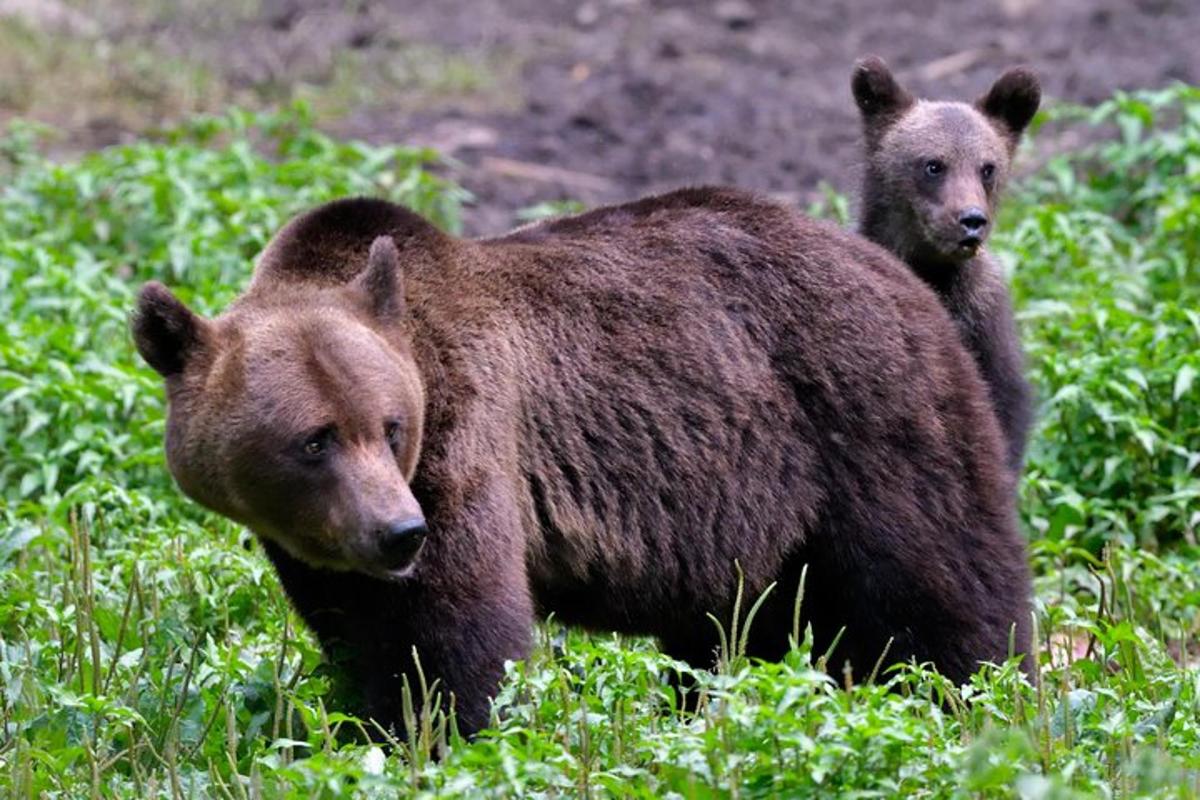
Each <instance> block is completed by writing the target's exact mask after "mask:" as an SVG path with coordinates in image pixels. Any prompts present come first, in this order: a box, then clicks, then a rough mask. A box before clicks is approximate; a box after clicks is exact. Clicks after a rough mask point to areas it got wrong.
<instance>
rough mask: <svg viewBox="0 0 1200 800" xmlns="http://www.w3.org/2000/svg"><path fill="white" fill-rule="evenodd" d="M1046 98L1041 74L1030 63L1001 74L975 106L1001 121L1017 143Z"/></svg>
mask: <svg viewBox="0 0 1200 800" xmlns="http://www.w3.org/2000/svg"><path fill="white" fill-rule="evenodd" d="M1041 102H1042V87H1041V84H1040V83H1039V82H1038V78H1037V75H1036V74H1034V72H1033V70H1031V69H1029V68H1027V67H1014V68H1013V69H1010V70H1009V71H1008V72H1005V73H1004V74H1003V75H1001V76H1000V77H999V78H998V79H997V80H996V82H995V83H993V84H992V88H991V89H989V90H988V93H987V94H985V95H984V96H983V97H981V98H979V99H978V100H977V101H975V107H976V108H978V109H979V110H980V111H982V112H983V113H984V114H986V115H987V116H989V117H991V118H992V119H994V120H997V121H999V122H1000V123H1001V124H1002V125H1003V126H1004V128H1005V129H1006V130H1007V131H1008V133H1009V140H1010V142H1011V143H1012V144H1014V145H1015V144H1016V142H1017V139H1019V138H1020V137H1021V132H1022V131H1024V130H1025V126H1026V125H1028V124H1029V121H1030V120H1031V119H1033V115H1034V114H1036V113H1037V110H1038V105H1039V104H1040V103H1041Z"/></svg>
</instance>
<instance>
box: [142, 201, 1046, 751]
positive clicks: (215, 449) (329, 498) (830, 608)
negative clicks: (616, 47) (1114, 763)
mask: <svg viewBox="0 0 1200 800" xmlns="http://www.w3.org/2000/svg"><path fill="white" fill-rule="evenodd" d="M380 236H384V237H391V239H392V240H393V241H394V243H395V245H396V249H395V250H394V251H389V248H388V247H386V246H384V245H380V244H379V241H378V240H377V237H380ZM384 241H386V240H384ZM373 242H375V246H374V247H372V243H373ZM369 250H370V256H369V257H368V251H369ZM393 293H394V294H393ZM134 330H135V335H136V338H137V341H138V344H139V347H140V349H141V351H142V353H143V354H145V355H146V357H147V359H148V360H149V361H150V363H151V364H153V365H154V366H156V367H157V368H160V369H161V370H162V371H163V372H164V374H166V376H167V387H168V393H169V398H170V427H169V430H170V433H169V435H168V442H167V449H168V459H169V461H170V465H171V468H172V471H173V472H174V474H175V475H176V477H177V478H178V479H179V482H180V484H181V485H182V486H183V488H184V489H185V490H186V491H187V492H188V493H189V494H191V495H192V496H193V497H195V498H197V499H198V500H200V501H201V502H203V503H205V504H207V505H209V506H211V507H213V508H216V509H217V510H219V511H222V512H223V513H226V514H228V515H230V516H232V517H234V518H235V519H239V520H242V521H244V522H246V524H248V525H250V527H252V528H253V529H254V530H255V531H256V532H258V533H259V534H260V537H261V538H262V540H263V542H264V544H265V546H266V549H267V552H268V554H269V555H270V557H271V560H272V561H273V562H274V564H275V566H276V567H277V569H278V571H279V575H280V578H281V579H282V582H283V585H284V587H285V588H286V590H287V592H288V594H289V595H290V597H291V599H292V601H293V602H294V604H295V606H296V608H297V609H298V610H299V612H300V614H301V615H302V616H303V617H304V619H305V620H306V621H307V622H308V624H310V625H311V626H312V628H313V629H314V630H315V631H316V633H317V635H318V637H319V638H320V640H321V642H322V644H323V646H324V647H325V648H326V649H327V651H329V652H331V653H341V654H342V658H343V659H344V662H345V665H346V667H347V668H348V669H349V670H350V672H351V675H352V677H353V678H354V679H355V681H356V682H357V683H358V685H360V686H361V687H362V688H363V690H364V692H365V695H366V701H367V710H368V712H369V713H371V714H372V715H374V716H375V717H376V718H377V719H379V720H381V721H382V722H384V723H385V724H393V725H399V721H400V718H401V709H400V697H401V692H400V685H401V683H400V681H401V676H402V675H404V674H409V675H411V674H412V669H413V666H412V661H411V653H412V650H413V648H414V647H415V648H416V649H417V650H418V651H419V653H420V658H421V663H422V665H423V668H424V672H425V675H426V676H427V677H429V678H430V679H433V678H437V679H440V680H441V681H442V686H443V687H444V688H445V689H446V690H448V691H450V692H452V693H453V695H454V697H455V702H456V707H457V713H458V719H459V722H460V725H461V726H462V727H463V729H464V730H466V731H473V730H476V729H478V728H479V727H480V726H482V725H484V724H486V722H487V719H488V709H489V700H488V698H489V696H490V695H491V694H492V693H493V692H494V690H495V688H496V685H497V682H498V681H499V679H500V677H501V675H502V669H503V663H504V661H505V660H506V659H519V658H521V657H523V656H524V655H526V653H528V651H529V647H530V637H531V631H532V626H533V623H534V620H535V619H536V618H537V617H538V616H542V615H546V614H548V613H551V612H553V613H554V614H555V615H556V617H557V619H559V620H561V621H563V622H566V623H569V624H576V625H582V626H586V627H589V628H594V629H602V630H615V631H623V632H628V633H633V634H648V635H652V636H657V637H658V638H659V639H660V640H661V642H662V645H663V647H664V649H665V650H666V652H668V653H670V654H672V655H674V656H677V657H679V658H682V659H686V660H688V661H689V662H691V663H693V664H696V665H699V666H707V665H711V664H712V663H713V658H714V650H715V646H716V638H715V634H714V628H713V626H712V624H711V623H710V622H709V621H708V619H707V618H706V614H707V613H713V614H715V615H716V616H717V617H719V618H721V619H724V620H728V619H729V618H730V614H731V613H732V606H733V599H734V595H735V592H736V590H737V584H738V578H737V569H738V565H740V568H741V570H742V571H743V572H744V574H745V583H746V591H747V592H748V593H749V594H750V595H751V596H753V595H756V594H758V593H760V592H762V591H763V590H764V589H765V588H766V587H767V585H768V584H770V583H771V582H773V581H777V582H779V585H778V587H777V588H776V590H775V591H774V593H773V594H772V595H771V598H770V599H769V600H768V602H767V603H766V604H765V606H764V607H763V610H762V612H761V613H760V614H759V616H758V618H757V620H756V622H755V625H754V629H753V632H752V633H753V635H752V636H751V639H750V654H751V655H752V656H760V657H763V658H777V657H779V656H781V655H782V654H783V653H784V652H785V651H786V647H787V637H788V633H789V631H790V629H791V612H792V603H793V598H794V596H795V592H796V588H797V581H798V578H799V574H800V571H801V568H802V566H803V565H805V564H807V565H808V567H809V572H808V584H807V594H806V599H805V603H804V622H805V623H811V625H812V626H813V631H814V634H815V637H816V646H817V648H818V649H819V650H820V649H822V648H825V647H826V646H828V645H829V644H830V643H831V642H832V640H833V638H834V637H835V635H836V634H837V632H838V630H839V629H840V628H842V627H843V626H844V627H845V634H844V636H843V638H842V639H841V643H840V644H839V645H838V647H837V649H836V650H835V652H834V655H833V658H832V660H831V665H832V668H834V669H836V670H837V672H838V673H839V674H840V672H841V669H842V666H843V664H844V663H845V662H846V661H849V662H850V663H851V664H852V666H853V669H854V672H855V674H856V675H858V676H860V677H861V676H865V675H866V674H867V673H868V672H869V671H870V670H871V668H872V666H873V664H874V663H875V662H876V660H877V659H878V658H879V657H880V655H881V654H882V653H883V651H884V649H885V646H886V645H887V643H888V641H889V640H892V644H891V647H890V650H889V657H890V659H891V660H897V661H899V660H905V659H912V658H915V659H917V660H919V661H933V662H935V663H936V665H937V666H938V668H940V669H941V670H942V671H943V672H944V673H945V674H947V675H948V676H950V677H951V678H953V679H954V680H956V681H963V680H965V679H966V678H967V677H968V675H969V674H970V673H971V672H972V671H974V670H975V669H976V668H977V666H978V664H979V663H980V662H981V661H999V660H1002V659H1004V658H1005V657H1006V656H1007V654H1008V651H1009V641H1010V631H1011V630H1012V629H1013V628H1014V626H1015V642H1016V649H1017V651H1018V652H1026V651H1027V650H1028V647H1029V603H1028V601H1029V595H1030V582H1029V575H1028V572H1027V567H1026V563H1025V556H1024V549H1023V544H1022V541H1021V538H1020V536H1019V535H1018V532H1017V530H1016V527H1015V523H1014V514H1013V508H1012V502H1011V496H1010V494H1009V492H1008V489H1007V479H1006V475H1005V470H1004V469H1003V462H1004V459H1003V455H1002V452H1003V449H1002V443H1001V435H1000V432H999V429H998V427H997V425H996V422H995V418H994V415H993V414H992V412H991V409H990V407H989V405H988V400H987V396H986V390H985V388H984V386H983V384H982V382H981V380H980V378H979V375H978V372H977V370H976V367H975V365H974V363H973V362H972V360H971V358H970V356H969V355H968V353H967V352H966V350H965V349H964V348H963V347H962V345H961V344H960V342H959V340H958V337H957V336H956V335H955V332H954V327H953V323H952V322H951V321H950V319H949V317H948V316H947V314H946V312H945V310H944V309H943V308H942V307H941V306H940V305H939V303H938V301H937V298H936V297H935V296H934V294H933V293H932V292H930V291H929V290H928V289H927V288H926V287H925V286H923V285H922V284H921V283H920V282H919V281H918V280H916V279H915V278H914V277H913V275H912V274H911V272H910V271H909V270H908V269H907V268H906V267H905V266H904V265H903V264H901V263H900V262H898V261H896V260H895V259H893V258H892V257H890V256H889V255H888V254H887V253H886V252H884V251H883V250H881V249H879V248H877V247H875V246H874V245H872V244H870V243H868V242H865V241H863V240H862V239H860V238H858V237H856V236H854V235H852V234H849V233H846V232H843V231H841V230H839V229H837V228H835V227H833V226H830V225H826V224H823V223H818V222H813V221H811V220H808V219H805V218H803V217H801V216H799V215H798V214H796V213H795V212H793V211H791V210H789V209H787V208H785V207H782V206H780V205H777V204H774V203H771V202H767V201H765V200H762V199H760V198H757V197H755V196H753V195H749V194H745V193H741V192H737V191H733V190H725V189H689V190H683V191H677V192H673V193H670V194H665V195H662V196H658V197H652V198H649V199H645V200H641V201H639V202H634V203H629V204H627V205H621V206H614V207H611V208H603V209H599V210H596V211H592V212H589V213H586V214H583V215H581V216H576V217H569V218H565V219H559V220H555V221H548V222H543V223H540V224H537V225H533V226H530V227H527V228H523V229H520V230H518V231H516V232H514V233H512V234H510V235H508V236H505V237H501V238H497V239H491V240H483V241H466V240H460V239H455V238H452V237H450V236H447V235H444V234H442V233H440V232H438V231H437V230H435V229H434V228H433V227H431V226H429V225H428V224H426V223H425V222H423V221H422V220H421V219H420V218H419V217H416V216H415V215H413V214H412V213H410V212H408V211H406V210H404V209H402V208H400V207H397V206H394V205H390V204H388V203H385V202H382V201H377V200H346V201H340V202H336V203H332V204H329V205H326V206H323V207H321V208H318V209H316V210H315V211H312V212H310V213H308V214H306V215H303V216H301V217H299V218H297V219H296V220H294V221H293V222H292V223H290V224H289V225H288V226H286V227H285V228H284V229H283V230H282V231H281V232H280V233H279V234H278V235H277V236H276V238H275V240H274V241H273V242H272V243H271V244H270V245H269V247H268V248H267V250H266V251H265V252H264V254H263V256H262V257H261V259H260V262H259V266H258V270H257V273H256V275H255V277H254V280H253V283H252V284H251V287H250V289H249V291H248V292H247V293H246V294H245V295H244V296H243V297H242V298H241V299H240V300H239V301H237V302H236V303H235V304H234V305H233V306H232V307H231V308H230V309H229V310H228V311H227V312H226V313H225V314H223V315H222V316H221V317H218V318H217V319H215V320H212V321H207V320H201V319H199V318H198V317H195V316H194V315H192V314H191V312H189V311H187V310H186V309H185V308H184V307H183V306H182V305H181V304H179V303H178V301H176V300H174V298H173V297H172V296H171V295H170V294H169V293H167V292H166V290H165V289H163V288H162V287H161V286H158V285H150V286H148V287H147V288H146V289H145V290H144V293H143V297H142V302H141V306H140V309H139V312H138V314H137V316H136V317H135V323H134ZM381 374H386V375H387V376H388V380H386V381H382V382H381V381H380V380H379V379H378V376H379V375H381ZM390 419H401V420H402V428H403V434H402V435H399V434H397V435H396V437H395V440H393V439H388V440H387V441H386V442H385V441H384V439H383V434H382V433H378V432H376V431H375V429H376V428H381V427H382V425H383V422H384V421H387V420H390ZM375 420H380V422H375ZM313 427H315V428H316V429H317V430H318V432H320V431H326V433H324V434H321V435H322V436H325V437H326V439H320V436H317V435H316V434H311V435H310V434H305V433H304V432H305V431H307V430H310V428H313ZM330 429H332V430H333V431H334V432H333V433H328V430H330ZM387 430H389V431H393V432H394V431H395V428H394V427H388V428H387ZM314 436H317V439H316V440H319V441H328V443H329V444H328V445H327V447H326V449H325V450H323V451H322V452H323V453H324V454H325V455H322V456H315V458H318V459H321V458H324V459H326V460H325V461H320V462H317V461H304V459H307V458H308V457H309V456H308V455H307V453H308V449H312V450H314V451H315V450H318V449H321V448H320V447H316V446H313V447H311V448H308V445H310V444H311V442H312V441H314V438H313V437H314ZM293 441H297V442H305V443H306V448H308V449H306V450H305V453H306V455H304V456H297V455H295V453H296V452H297V451H296V450H295V449H291V448H292V447H293V446H292V444H290V443H291V442H293ZM281 453H282V454H284V455H280V454H281ZM294 461H299V462H303V463H301V464H300V465H299V466H298V465H297V464H295V463H293V462H294ZM346 484H350V485H351V488H350V489H347V488H345V485H346ZM364 487H365V488H364ZM389 487H390V494H389ZM410 490H411V492H410ZM412 498H415V501H416V502H417V503H418V504H419V508H420V510H421V511H422V512H423V514H424V518H425V519H426V520H427V521H428V538H427V540H426V541H425V544H424V546H423V548H422V549H421V550H420V551H419V553H418V554H417V555H416V557H415V559H414V560H413V562H412V564H411V565H408V566H404V567H403V568H400V569H394V570H393V571H392V572H390V573H387V572H383V571H381V570H379V569H378V568H377V566H376V565H375V563H374V562H373V561H372V560H371V559H372V557H371V555H370V553H371V549H370V548H371V542H370V539H369V537H367V538H363V537H364V534H362V530H363V529H364V526H365V528H366V529H371V525H370V524H369V522H368V523H364V522H363V519H367V520H370V519H376V518H380V517H381V516H387V515H388V514H392V515H395V514H410V513H412V508H413V506H412V505H411V504H410V499H412ZM363 507H369V508H370V509H374V510H373V511H371V513H370V514H368V515H366V516H364V515H363V512H362V508H363ZM356 514H357V515H358V516H355V515H356ZM347 520H349V521H347Z"/></svg>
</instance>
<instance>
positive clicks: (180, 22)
mask: <svg viewBox="0 0 1200 800" xmlns="http://www.w3.org/2000/svg"><path fill="white" fill-rule="evenodd" d="M1198 41H1200V2H1196V0H1042V2H1038V0H956V1H955V2H926V0H842V1H841V2H803V1H802V0H790V1H789V0H717V1H716V2H703V3H702V2H682V1H680V2H671V1H670V0H437V2H404V1H403V0H393V1H392V2H355V1H352V0H228V1H227V2H210V1H208V0H174V1H172V0H0V125H2V124H3V123H4V122H5V121H6V120H8V119H10V118H12V117H14V116H22V117H26V118H32V119H36V120H41V121H44V122H47V123H50V124H52V125H53V126H55V127H56V128H58V129H59V130H60V131H61V133H60V135H58V136H56V137H55V138H54V139H53V140H52V142H51V144H50V147H51V151H52V152H55V153H56V154H62V155H70V154H73V153H78V152H80V151H83V150H88V149H93V148H97V147H102V146H105V145H109V144H114V143H118V142H123V141H127V140H130V139H132V138H134V137H136V136H138V135H139V134H145V133H148V132H152V131H153V130H154V129H155V128H156V127H158V126H161V125H164V124H167V123H170V122H172V121H174V120H177V119H179V118H182V117H186V116H188V115H190V114H192V113H194V112H197V111H216V110H220V109H223V108H225V107H227V106H229V105H231V104H235V105H240V106H242V107H246V108H250V109H258V108H267V107H273V106H276V105H279V104H281V103H285V102H289V101H291V100H294V99H303V100H306V101H307V102H308V103H310V104H311V105H312V107H313V109H314V112H315V114H316V117H317V120H318V122H319V124H320V126H321V127H322V128H323V129H325V130H327V131H329V132H331V133H334V134H335V135H338V136H348V137H356V138H362V139H365V140H367V141H370V142H376V143H381V142H395V143H404V144H418V145H428V146H432V147H435V148H437V149H438V150H439V151H440V152H442V153H443V154H444V155H446V156H449V157H451V158H452V159H454V160H455V162H456V163H453V164H452V165H451V166H449V167H448V170H449V171H450V173H451V177H453V178H454V179H455V180H457V181H458V182H460V183H461V184H463V185H464V186H465V187H466V188H467V189H469V190H470V191H471V192H472V193H473V194H474V196H475V201H474V203H473V204H472V206H471V207H470V208H469V209H467V211H466V216H465V226H466V231H467V232H468V233H475V234H487V233H497V232H500V231H503V230H505V229H506V228H508V227H509V226H510V225H512V224H513V222H514V221H515V215H516V213H517V212H518V211H519V210H520V209H523V208H529V207H530V206H534V205H537V204H539V203H544V202H550V201H557V200H562V199H566V198H571V199H575V200H580V201H583V202H585V203H589V204H592V203H597V202H603V201H609V200H618V199H623V198H628V197H631V196H634V195H637V194H640V193H643V192H647V191H652V190H657V189H662V188H667V187H671V186H676V185H679V184H681V183H697V182H722V183H736V184H739V185H742V186H746V187H751V188H756V189H763V190H767V191H770V192H773V193H776V194H779V195H783V196H785V197H789V198H792V199H794V200H796V201H797V202H801V203H804V202H806V201H808V200H810V199H812V198H813V197H814V196H815V193H816V192H817V187H818V185H819V184H820V182H821V181H827V182H829V183H830V184H831V185H832V186H834V187H835V188H837V189H838V190H840V191H843V192H846V191H853V189H854V188H855V186H856V183H857V177H856V176H857V165H858V161H859V158H858V140H857V136H858V124H857V118H856V116H855V113H854V107H853V103H852V101H851V99H850V95H849V90H848V76H849V72H850V68H851V65H852V63H853V61H854V59H855V58H857V57H858V56H860V55H863V54H866V53H877V54H879V55H882V56H883V57H884V58H886V59H887V60H888V61H889V62H890V64H891V65H892V67H893V68H894V69H895V70H896V71H897V74H898V76H899V77H900V78H901V80H903V81H905V82H906V83H907V84H908V85H909V86H910V87H911V88H913V89H915V90H917V91H918V92H919V93H921V94H923V95H927V96H935V97H949V98H958V99H967V98H971V97H974V96H976V95H977V94H979V93H980V92H982V91H983V90H984V89H985V88H986V87H987V86H988V85H989V83H990V81H991V80H993V79H994V78H995V77H996V75H997V74H998V73H999V71H1000V70H1002V69H1003V68H1004V67H1006V66H1008V65H1011V64H1014V63H1018V62H1024V63H1028V64H1031V65H1033V66H1034V67H1035V68H1037V69H1038V71H1039V72H1040V73H1041V75H1042V77H1043V81H1044V85H1045V89H1046V93H1047V95H1048V97H1049V98H1051V99H1053V100H1066V101H1072V102H1080V103H1093V102H1097V101H1099V100H1102V99H1104V98H1106V97H1108V96H1109V95H1110V94H1111V93H1112V91H1113V90H1114V89H1122V88H1135V87H1136V88H1154V87H1157V86H1161V85H1164V84H1167V83H1170V82H1172V81H1176V80H1180V81H1186V82H1190V83H1197V82H1200V47H1197V46H1196V42H1198ZM1064 135H1066V134H1064ZM1072 135H1075V136H1078V135H1079V134H1078V133H1075V134H1072ZM1073 144H1074V143H1073V142H1072V141H1070V140H1067V141H1058V142H1057V145H1056V146H1057V148H1058V149H1061V148H1063V147H1070V146H1072V145H1073ZM1052 146H1054V145H1052Z"/></svg>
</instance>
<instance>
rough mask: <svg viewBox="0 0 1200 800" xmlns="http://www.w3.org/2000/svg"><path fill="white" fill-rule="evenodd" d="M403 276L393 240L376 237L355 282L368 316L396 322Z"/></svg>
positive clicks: (400, 310)
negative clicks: (368, 312) (359, 275)
mask: <svg viewBox="0 0 1200 800" xmlns="http://www.w3.org/2000/svg"><path fill="white" fill-rule="evenodd" d="M403 277H404V276H403V275H402V274H401V270H400V253H399V252H398V251H397V250H396V242H395V240H394V239H392V237H391V236H376V237H375V240H374V241H372V242H371V251H370V253H368V255H367V268H366V269H365V270H364V271H363V273H362V276H361V277H360V278H359V279H358V280H357V283H358V285H359V287H360V289H361V291H362V292H363V293H364V294H365V295H366V299H367V308H368V310H369V311H370V312H371V316H373V317H375V319H377V320H379V321H380V322H384V323H391V322H396V321H397V320H399V319H400V317H401V316H403V314H404V280H403Z"/></svg>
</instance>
